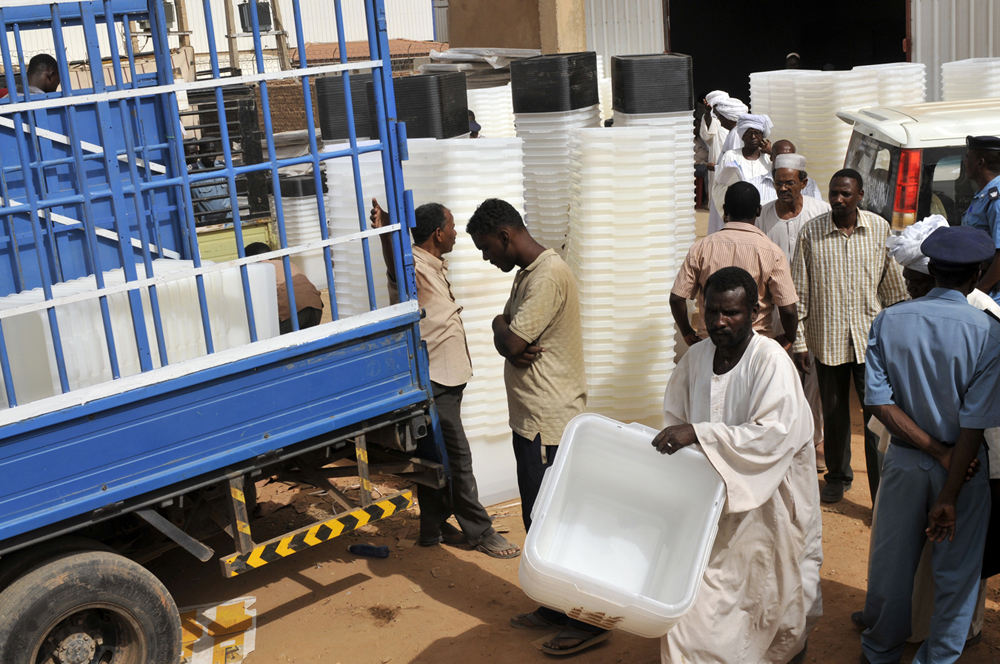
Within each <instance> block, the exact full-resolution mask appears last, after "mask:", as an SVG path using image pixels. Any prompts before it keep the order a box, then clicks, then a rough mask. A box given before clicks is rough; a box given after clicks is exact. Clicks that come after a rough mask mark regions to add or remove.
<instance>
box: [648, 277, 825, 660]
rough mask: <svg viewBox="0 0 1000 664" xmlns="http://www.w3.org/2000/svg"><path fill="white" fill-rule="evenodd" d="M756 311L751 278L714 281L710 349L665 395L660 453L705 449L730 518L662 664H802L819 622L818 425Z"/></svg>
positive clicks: (689, 360)
mask: <svg viewBox="0 0 1000 664" xmlns="http://www.w3.org/2000/svg"><path fill="white" fill-rule="evenodd" d="M758 310H759V307H758V304H757V285H756V283H755V282H754V280H753V278H752V277H751V276H750V274H749V273H748V272H746V271H745V270H742V269H740V268H736V267H727V268H723V269H721V270H718V271H717V272H715V273H714V274H713V275H712V276H711V277H709V280H708V283H707V284H706V287H705V321H706V324H707V327H708V332H709V337H710V338H711V340H712V343H710V344H709V343H706V342H701V343H698V344H695V345H694V346H692V347H691V348H690V349H689V350H688V351H687V353H686V354H685V355H684V357H683V358H681V361H680V362H679V363H678V364H677V368H676V369H674V373H673V375H672V376H671V377H670V382H669V384H668V385H667V390H666V395H665V397H664V414H665V419H666V424H667V428H665V429H664V430H663V431H661V432H660V433H659V434H657V436H656V438H654V440H653V446H654V447H656V449H657V450H659V451H660V452H661V453H665V454H673V453H674V452H676V451H677V450H679V449H681V448H682V447H685V446H687V445H693V444H697V445H698V446H699V447H700V448H701V450H702V451H703V452H704V453H705V455H706V456H707V457H708V459H709V461H710V462H711V463H712V465H713V466H714V467H715V469H716V470H717V471H718V472H719V474H720V475H721V476H722V478H723V480H724V481H725V483H726V507H725V509H724V511H723V514H722V516H721V517H720V519H719V532H718V535H717V536H716V539H715V545H714V546H713V548H712V552H711V555H710V557H709V561H708V567H707V568H706V570H705V575H704V577H703V578H702V581H701V586H700V588H699V591H698V599H697V600H696V601H695V604H694V606H693V607H692V609H691V610H690V611H689V612H688V613H687V614H686V615H685V616H684V617H683V618H681V620H680V621H679V622H678V623H677V625H675V626H674V628H673V629H671V630H670V632H668V633H667V635H666V636H664V637H663V639H662V646H661V658H662V662H663V664H691V663H694V662H697V663H698V664H788V663H790V662H792V663H797V662H801V661H804V658H805V650H806V639H807V638H808V636H809V633H810V631H811V630H812V628H813V626H814V625H815V623H816V621H817V620H818V619H819V617H820V616H821V615H822V613H823V608H822V597H821V593H820V575H819V572H820V565H821V564H822V562H823V551H822V521H821V515H820V502H819V489H818V486H817V483H816V456H815V454H814V452H813V447H812V437H813V424H812V416H811V415H810V412H809V404H808V403H807V402H806V399H805V396H804V395H803V393H802V386H801V384H800V382H799V377H798V372H797V371H796V369H795V365H794V364H793V363H792V360H791V359H790V358H789V357H788V354H787V353H786V352H785V351H784V349H782V347H781V346H780V345H779V344H778V343H776V342H775V341H773V340H771V339H768V338H766V337H763V336H760V335H757V334H754V333H753V328H752V325H753V320H754V318H755V317H756V315H757V313H758Z"/></svg>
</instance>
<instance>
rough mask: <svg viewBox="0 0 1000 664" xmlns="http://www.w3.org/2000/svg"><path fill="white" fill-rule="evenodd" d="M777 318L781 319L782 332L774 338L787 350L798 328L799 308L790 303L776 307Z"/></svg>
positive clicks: (792, 342)
mask: <svg viewBox="0 0 1000 664" xmlns="http://www.w3.org/2000/svg"><path fill="white" fill-rule="evenodd" d="M778 318H779V319H780V320H781V329H782V330H783V331H784V334H782V335H779V336H778V337H776V338H775V341H777V342H778V343H779V344H781V347H782V348H784V349H785V350H789V349H790V348H791V347H792V344H794V343H795V334H796V333H797V332H798V329H799V308H798V306H797V305H796V304H794V303H792V304H789V305H786V306H784V307H778Z"/></svg>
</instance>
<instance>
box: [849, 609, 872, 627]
mask: <svg viewBox="0 0 1000 664" xmlns="http://www.w3.org/2000/svg"><path fill="white" fill-rule="evenodd" d="M864 618H865V612H864V611H855V612H854V613H852V614H851V622H852V623H854V626H855V627H857V628H858V629H860V630H862V631H864V630H866V629H868V625H866V624H865V620H864Z"/></svg>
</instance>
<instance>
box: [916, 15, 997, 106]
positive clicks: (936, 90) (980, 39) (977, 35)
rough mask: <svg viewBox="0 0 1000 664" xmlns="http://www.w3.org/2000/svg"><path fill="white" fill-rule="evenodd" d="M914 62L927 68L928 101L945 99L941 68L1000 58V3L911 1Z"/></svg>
mask: <svg viewBox="0 0 1000 664" xmlns="http://www.w3.org/2000/svg"><path fill="white" fill-rule="evenodd" d="M910 36H911V37H912V39H913V49H912V51H911V59H912V60H913V61H914V62H922V63H924V64H926V65H927V100H928V101H939V100H940V99H941V65H942V64H944V63H945V62H953V61H955V60H965V59H966V58H993V57H1000V0H910Z"/></svg>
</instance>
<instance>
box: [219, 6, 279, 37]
mask: <svg viewBox="0 0 1000 664" xmlns="http://www.w3.org/2000/svg"><path fill="white" fill-rule="evenodd" d="M227 1H228V0H227ZM236 7H237V9H239V10H240V27H241V28H243V32H253V17H252V16H250V3H249V2H244V3H243V4H240V5H236ZM257 25H258V26H259V27H260V31H261V32H270V31H271V5H270V4H269V3H267V2H260V1H258V2H257Z"/></svg>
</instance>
